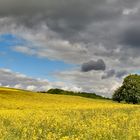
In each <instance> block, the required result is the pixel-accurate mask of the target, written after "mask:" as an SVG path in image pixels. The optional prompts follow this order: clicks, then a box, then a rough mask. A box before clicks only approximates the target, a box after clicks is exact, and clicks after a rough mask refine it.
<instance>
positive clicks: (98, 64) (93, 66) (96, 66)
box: [81, 59, 106, 72]
mask: <svg viewBox="0 0 140 140" xmlns="http://www.w3.org/2000/svg"><path fill="white" fill-rule="evenodd" d="M105 69H106V65H105V63H104V61H103V60H102V59H98V60H97V61H93V60H91V61H89V62H86V63H83V64H82V67H81V71H82V72H88V71H91V70H96V71H98V70H105Z"/></svg>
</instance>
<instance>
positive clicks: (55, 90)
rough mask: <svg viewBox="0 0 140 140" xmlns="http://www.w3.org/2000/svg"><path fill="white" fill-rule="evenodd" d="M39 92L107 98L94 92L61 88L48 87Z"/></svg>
mask: <svg viewBox="0 0 140 140" xmlns="http://www.w3.org/2000/svg"><path fill="white" fill-rule="evenodd" d="M39 92H40V93H49V94H61V95H72V96H81V97H86V98H94V99H109V98H105V97H102V96H100V95H96V94H95V93H87V92H73V91H67V90H62V89H50V90H48V91H39Z"/></svg>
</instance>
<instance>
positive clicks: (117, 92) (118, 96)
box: [112, 87, 124, 103]
mask: <svg viewBox="0 0 140 140" xmlns="http://www.w3.org/2000/svg"><path fill="white" fill-rule="evenodd" d="M122 90H123V88H122V87H119V88H118V89H117V90H115V92H114V94H113V97H112V99H113V100H114V101H118V102H119V103H120V102H121V101H123V99H124V95H123V91H122Z"/></svg>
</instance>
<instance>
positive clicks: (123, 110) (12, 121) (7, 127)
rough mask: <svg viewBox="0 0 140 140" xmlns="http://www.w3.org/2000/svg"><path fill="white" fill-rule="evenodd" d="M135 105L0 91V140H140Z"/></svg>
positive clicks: (139, 121) (12, 90)
mask: <svg viewBox="0 0 140 140" xmlns="http://www.w3.org/2000/svg"><path fill="white" fill-rule="evenodd" d="M139 118H140V109H139V106H138V105H127V104H118V103H115V102H112V101H110V100H99V99H90V98H84V97H79V96H69V95H67V96H66V95H52V94H41V93H33V92H29V91H23V90H16V89H9V88H0V139H1V140H46V139H48V140H57V139H60V140H92V139H94V140H115V139H116V140H122V139H123V140H132V139H137V140H138V139H140V131H139V130H140V125H139V124H140V119H139Z"/></svg>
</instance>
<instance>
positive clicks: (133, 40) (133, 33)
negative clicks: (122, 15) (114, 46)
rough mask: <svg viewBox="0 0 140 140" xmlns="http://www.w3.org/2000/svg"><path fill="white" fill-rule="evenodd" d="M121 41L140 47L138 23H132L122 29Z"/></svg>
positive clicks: (127, 44) (139, 27)
mask: <svg viewBox="0 0 140 140" xmlns="http://www.w3.org/2000/svg"><path fill="white" fill-rule="evenodd" d="M121 43H122V44H123V45H126V46H130V47H140V25H139V26H138V25H133V26H131V27H128V28H127V29H125V30H124V32H123V34H122V36H121Z"/></svg>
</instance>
